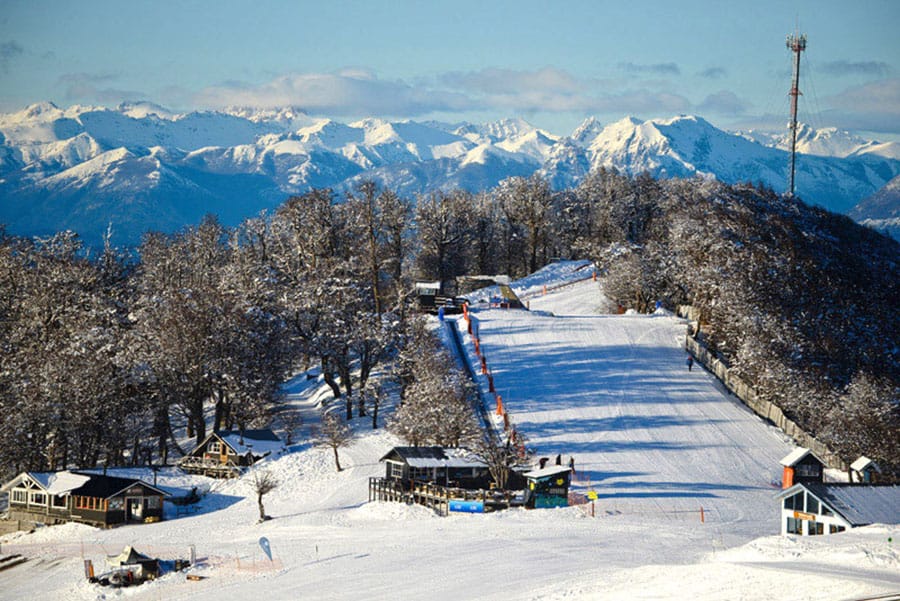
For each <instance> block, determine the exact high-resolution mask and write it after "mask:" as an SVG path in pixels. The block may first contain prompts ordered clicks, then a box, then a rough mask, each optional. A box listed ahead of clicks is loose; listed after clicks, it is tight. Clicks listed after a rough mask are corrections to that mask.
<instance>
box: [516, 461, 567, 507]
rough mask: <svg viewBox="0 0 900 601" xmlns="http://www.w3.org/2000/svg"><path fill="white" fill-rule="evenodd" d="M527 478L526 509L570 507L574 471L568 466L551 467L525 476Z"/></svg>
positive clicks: (527, 473)
mask: <svg viewBox="0 0 900 601" xmlns="http://www.w3.org/2000/svg"><path fill="white" fill-rule="evenodd" d="M523 476H524V477H525V483H526V484H525V507H527V508H529V509H540V508H544V507H567V506H568V505H569V482H570V480H571V477H572V469H571V468H569V467H567V466H561V465H551V466H548V467H545V468H542V469H537V470H532V471H530V472H525V473H524V474H523Z"/></svg>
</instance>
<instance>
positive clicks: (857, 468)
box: [850, 455, 881, 484]
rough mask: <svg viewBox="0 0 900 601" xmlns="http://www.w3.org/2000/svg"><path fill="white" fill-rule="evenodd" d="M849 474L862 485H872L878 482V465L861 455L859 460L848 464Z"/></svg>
mask: <svg viewBox="0 0 900 601" xmlns="http://www.w3.org/2000/svg"><path fill="white" fill-rule="evenodd" d="M850 472H851V474H854V475H855V476H856V479H857V481H858V482H862V483H863V484H874V483H875V482H878V476H879V475H880V474H881V469H879V467H878V464H877V463H875V462H874V461H872V460H871V459H869V458H868V457H866V456H865V455H862V456H861V457H860V458H859V459H857V460H856V461H854V462H853V463H851V464H850Z"/></svg>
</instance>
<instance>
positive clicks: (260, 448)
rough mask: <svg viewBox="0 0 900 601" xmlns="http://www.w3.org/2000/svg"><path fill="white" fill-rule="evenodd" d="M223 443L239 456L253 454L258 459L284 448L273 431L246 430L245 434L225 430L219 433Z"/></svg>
mask: <svg viewBox="0 0 900 601" xmlns="http://www.w3.org/2000/svg"><path fill="white" fill-rule="evenodd" d="M218 436H219V438H221V439H222V442H224V443H225V444H227V445H228V446H229V447H231V449H232V450H233V451H234V452H235V453H237V454H238V455H246V454H248V453H253V454H254V455H256V456H257V457H259V456H262V455H268V454H269V453H275V452H277V451H280V450H281V449H283V448H284V443H283V442H281V439H280V438H278V437H277V436H276V435H275V433H274V432H272V431H271V430H268V429H266V430H244V432H243V433H241V432H238V431H232V430H223V431H221V432H219V433H218Z"/></svg>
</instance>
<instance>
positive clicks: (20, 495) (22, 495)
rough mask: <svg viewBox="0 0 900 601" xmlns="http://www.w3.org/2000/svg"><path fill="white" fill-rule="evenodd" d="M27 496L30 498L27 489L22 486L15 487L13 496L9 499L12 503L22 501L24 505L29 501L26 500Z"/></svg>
mask: <svg viewBox="0 0 900 601" xmlns="http://www.w3.org/2000/svg"><path fill="white" fill-rule="evenodd" d="M27 498H28V492H27V491H25V490H23V489H21V488H14V489H13V491H12V496H10V498H9V501H10V503H21V504H22V505H24V504H25V503H26V502H27V501H26V499H27Z"/></svg>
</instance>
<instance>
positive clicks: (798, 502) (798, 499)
mask: <svg viewBox="0 0 900 601" xmlns="http://www.w3.org/2000/svg"><path fill="white" fill-rule="evenodd" d="M784 508H785V509H797V510H799V511H803V491H802V490H801V491H800V492H798V493H797V494H795V495H792V496H790V497H788V498H787V499H785V500H784Z"/></svg>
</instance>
